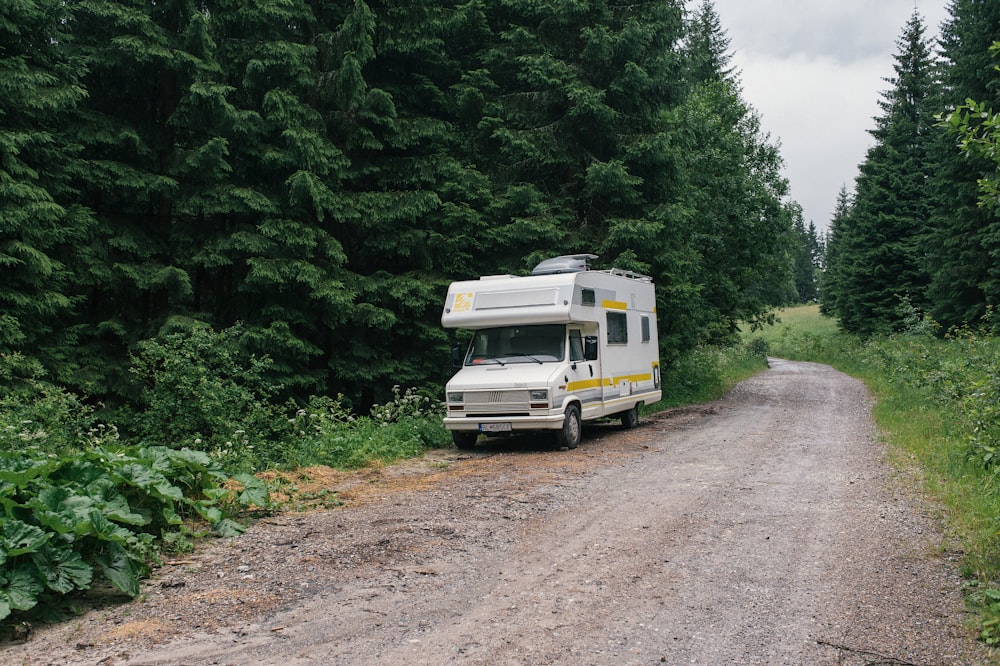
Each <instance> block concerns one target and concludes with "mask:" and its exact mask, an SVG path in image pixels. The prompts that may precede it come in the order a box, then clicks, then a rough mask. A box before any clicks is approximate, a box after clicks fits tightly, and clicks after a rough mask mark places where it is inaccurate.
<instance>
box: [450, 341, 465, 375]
mask: <svg viewBox="0 0 1000 666" xmlns="http://www.w3.org/2000/svg"><path fill="white" fill-rule="evenodd" d="M464 362H465V354H464V353H463V352H462V345H461V344H459V343H456V344H455V346H454V347H452V348H451V367H452V368H453V369H455V370H457V369H459V368H461V367H462V364H463V363H464Z"/></svg>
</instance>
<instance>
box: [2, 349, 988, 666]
mask: <svg viewBox="0 0 1000 666" xmlns="http://www.w3.org/2000/svg"><path fill="white" fill-rule="evenodd" d="M337 483H338V484H339V485H338V487H339V488H340V490H341V494H342V497H343V498H344V499H345V500H346V504H345V506H344V507H342V508H338V509H334V510H331V511H324V512H316V513H312V514H308V515H290V516H281V517H277V518H270V519H267V520H264V521H261V522H260V523H259V524H257V525H255V526H254V527H253V528H252V529H251V530H250V531H249V532H248V533H247V534H245V535H244V536H242V537H240V538H238V539H231V540H225V541H218V542H215V543H214V544H212V545H211V546H210V547H209V548H207V549H206V550H205V551H204V552H200V553H198V554H196V555H193V556H191V557H190V558H188V559H187V560H186V561H182V562H177V563H174V564H173V565H171V566H168V567H165V568H164V569H163V570H162V572H161V573H160V575H159V576H158V577H157V578H156V579H154V580H152V581H150V582H149V584H148V585H147V586H146V587H145V592H144V596H143V599H142V600H141V601H137V602H134V603H131V604H128V605H126V606H123V607H117V606H109V607H106V608H103V609H97V610H93V611H90V612H89V613H88V614H87V615H85V616H83V617H82V618H80V619H79V620H77V621H74V622H70V623H66V624H64V625H61V626H59V627H56V628H49V629H44V630H38V631H36V632H35V635H34V636H33V637H32V639H31V640H29V641H28V642H26V643H24V644H19V645H11V644H8V645H6V646H4V647H3V648H2V649H0V662H3V663H32V664H35V663H37V664H46V663H53V664H56V663H58V664H63V663H80V664H97V663H101V664H248V663H260V664H284V665H288V666H291V665H293V664H469V665H472V664H574V665H576V664H594V665H603V664H608V665H610V664H614V665H619V664H659V663H666V664H919V665H922V666H924V665H926V666H931V665H944V664H985V663H993V662H992V661H991V655H990V654H989V653H988V652H987V651H985V649H984V648H982V646H980V645H977V644H976V643H975V642H974V641H973V640H972V639H971V634H970V632H969V631H968V629H967V628H965V626H964V625H963V623H964V622H965V620H966V618H965V616H964V612H963V603H962V598H961V594H960V591H959V588H960V585H961V581H960V579H959V577H958V575H957V573H956V571H955V565H954V563H953V562H952V561H950V558H949V557H948V553H947V550H946V549H943V548H942V537H941V535H940V533H939V532H938V531H937V528H936V525H935V523H934V521H933V519H932V518H931V517H930V516H931V515H932V514H933V511H934V509H933V507H931V506H928V505H926V504H924V503H922V501H921V500H920V498H919V496H918V494H917V493H916V492H915V491H914V490H913V489H912V486H913V485H914V484H912V483H911V482H909V481H908V480H907V477H906V473H905V472H904V473H900V472H898V471H894V470H893V468H892V467H891V466H890V465H889V464H888V463H887V462H886V461H885V459H884V451H883V449H882V447H881V445H880V444H879V443H878V442H877V440H876V437H875V432H874V429H873V426H872V424H871V420H870V415H869V403H868V398H867V396H866V393H865V390H864V388H863V386H861V385H860V384H859V383H858V382H856V381H854V380H852V379H850V378H848V377H846V376H845V375H842V374H840V373H837V372H835V371H833V370H831V369H830V368H827V367H825V366H820V365H814V364H806V363H791V362H785V361H772V368H771V369H770V370H768V371H767V372H764V373H762V374H760V375H758V376H757V377H755V378H753V379H751V380H749V381H747V382H744V383H743V384H741V385H739V386H738V387H737V388H736V389H734V390H733V391H732V392H731V393H730V394H729V395H728V396H727V397H726V398H725V399H723V400H720V401H718V402H715V403H712V404H710V405H704V406H701V407H699V408H695V409H686V410H677V411H673V412H668V413H665V414H663V415H660V416H657V417H655V418H651V419H649V420H647V421H645V422H644V423H643V425H642V426H641V427H640V428H639V429H638V430H635V431H628V432H626V431H621V430H620V429H618V428H617V427H616V426H613V425H608V426H597V427H594V428H591V429H589V430H587V431H586V432H585V437H584V442H583V444H582V445H581V447H580V448H579V449H577V450H574V451H551V450H546V449H545V448H544V447H542V446H541V445H539V443H538V442H532V441H520V440H506V441H496V442H493V441H490V442H486V443H483V444H480V446H479V447H478V448H477V450H476V451H473V452H471V453H468V454H467V453H462V454H459V453H457V452H455V451H447V452H438V453H437V454H436V455H432V456H429V457H428V459H426V460H424V461H422V462H420V463H411V464H408V465H404V466H401V467H398V468H391V469H385V470H381V471H380V472H378V473H371V472H369V473H368V474H367V475H364V476H361V477H343V478H339V479H337Z"/></svg>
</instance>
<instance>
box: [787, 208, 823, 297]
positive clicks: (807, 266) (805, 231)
mask: <svg viewBox="0 0 1000 666" xmlns="http://www.w3.org/2000/svg"><path fill="white" fill-rule="evenodd" d="M792 225H793V231H794V233H795V244H794V246H793V248H792V253H793V261H794V264H795V266H794V276H795V279H794V282H795V294H794V297H793V299H792V300H791V301H790V302H792V303H811V302H812V301H815V300H816V299H817V297H818V296H819V288H818V274H819V263H820V247H819V238H818V236H817V235H816V225H815V224H813V223H812V222H810V223H809V226H808V227H807V226H806V224H805V221H804V220H803V218H802V208H801V206H798V205H797V204H796V205H795V210H794V212H793V214H792Z"/></svg>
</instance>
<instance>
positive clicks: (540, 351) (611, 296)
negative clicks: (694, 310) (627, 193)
mask: <svg viewBox="0 0 1000 666" xmlns="http://www.w3.org/2000/svg"><path fill="white" fill-rule="evenodd" d="M595 258H596V257H595V256H594V255H573V256H565V257H557V258H555V259H548V260H546V261H543V262H542V263H540V264H539V265H538V266H537V267H536V268H535V270H534V271H533V273H532V275H530V276H526V277H515V276H512V275H490V276H484V277H481V278H480V279H478V280H469V281H463V282H454V283H452V284H451V286H450V287H449V288H448V297H447V299H446V300H445V305H444V312H443V313H442V315H441V324H442V325H443V326H445V327H446V328H462V329H471V330H472V331H473V332H474V334H473V337H472V341H471V342H470V344H469V348H468V350H467V351H466V353H465V354H464V356H462V354H461V351H459V352H458V353H457V355H456V359H455V361H456V363H455V365H456V367H459V369H458V372H457V373H456V374H455V376H454V377H452V378H451V381H449V382H448V384H447V387H446V389H445V392H446V401H447V415H446V416H445V419H444V424H445V427H446V428H447V429H448V430H450V431H451V433H452V438H453V439H454V441H455V445H456V446H458V447H459V448H471V447H473V446H475V444H476V441H477V439H478V437H479V435H480V434H485V435H488V436H497V435H504V434H509V433H512V432H516V431H526V430H549V431H553V433H554V434H555V438H556V443H557V444H558V445H559V446H561V447H566V448H575V447H576V446H577V445H579V443H580V434H581V424H582V422H583V421H589V420H593V419H598V418H602V417H608V416H614V417H618V418H621V421H622V424H623V425H624V426H625V427H626V428H633V427H635V426H636V425H637V424H638V422H639V410H638V407H639V405H642V404H649V403H653V402H656V401H658V400H659V399H660V356H659V351H658V342H657V338H656V297H655V294H654V291H653V281H652V279H651V278H649V277H648V276H645V275H639V274H638V273H632V272H629V271H623V270H618V269H611V270H590V268H589V263H588V262H589V260H591V259H595Z"/></svg>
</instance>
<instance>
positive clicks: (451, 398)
mask: <svg viewBox="0 0 1000 666" xmlns="http://www.w3.org/2000/svg"><path fill="white" fill-rule="evenodd" d="M448 402H465V394H464V393H462V392H461V391H449V392H448Z"/></svg>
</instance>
